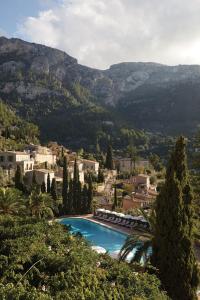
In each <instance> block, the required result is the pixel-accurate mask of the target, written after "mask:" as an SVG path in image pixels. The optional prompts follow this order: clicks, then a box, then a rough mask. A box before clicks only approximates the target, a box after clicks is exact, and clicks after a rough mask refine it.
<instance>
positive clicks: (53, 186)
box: [51, 178, 58, 201]
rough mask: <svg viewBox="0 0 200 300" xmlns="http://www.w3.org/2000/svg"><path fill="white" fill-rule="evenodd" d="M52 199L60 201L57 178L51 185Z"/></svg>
mask: <svg viewBox="0 0 200 300" xmlns="http://www.w3.org/2000/svg"><path fill="white" fill-rule="evenodd" d="M51 197H52V199H53V200H54V201H56V200H57V199H58V193H57V184H56V180H55V178H53V179H52V183H51Z"/></svg>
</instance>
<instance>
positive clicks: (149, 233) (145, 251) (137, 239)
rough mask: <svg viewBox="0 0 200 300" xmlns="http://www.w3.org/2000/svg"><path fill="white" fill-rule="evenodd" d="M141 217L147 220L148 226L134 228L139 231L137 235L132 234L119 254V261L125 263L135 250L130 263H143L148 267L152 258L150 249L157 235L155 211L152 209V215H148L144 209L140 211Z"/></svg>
mask: <svg viewBox="0 0 200 300" xmlns="http://www.w3.org/2000/svg"><path fill="white" fill-rule="evenodd" d="M139 211H140V213H141V215H143V217H144V218H145V219H146V220H147V222H148V224H149V225H148V226H146V228H142V227H141V226H140V225H139V224H138V225H137V224H136V226H135V227H134V229H136V230H137V234H135V233H132V234H130V235H129V236H128V237H127V239H126V241H125V243H124V245H123V247H122V249H121V250H120V253H119V259H120V260H122V261H125V260H126V259H127V258H128V256H129V255H130V254H131V253H132V251H133V250H134V249H136V251H135V252H134V255H132V256H131V259H130V263H135V262H137V263H141V261H143V264H144V266H146V265H147V264H148V262H149V260H150V258H151V252H150V249H151V247H152V240H153V238H154V235H155V221H156V218H155V210H154V208H152V210H151V213H150V215H148V214H147V213H146V212H145V211H144V210H143V209H141V210H139Z"/></svg>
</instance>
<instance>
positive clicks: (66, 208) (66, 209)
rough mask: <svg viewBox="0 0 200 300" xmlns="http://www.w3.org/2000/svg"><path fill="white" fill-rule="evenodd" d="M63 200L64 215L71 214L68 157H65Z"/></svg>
mask: <svg viewBox="0 0 200 300" xmlns="http://www.w3.org/2000/svg"><path fill="white" fill-rule="evenodd" d="M62 198H63V213H64V214H68V213H70V207H69V201H68V167H67V157H66V156H64V160H63V186H62Z"/></svg>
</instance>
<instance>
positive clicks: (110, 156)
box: [105, 144, 113, 170]
mask: <svg viewBox="0 0 200 300" xmlns="http://www.w3.org/2000/svg"><path fill="white" fill-rule="evenodd" d="M105 167H106V168H107V169H109V170H113V150H112V146H111V144H109V145H108V148H107V153H106V163H105Z"/></svg>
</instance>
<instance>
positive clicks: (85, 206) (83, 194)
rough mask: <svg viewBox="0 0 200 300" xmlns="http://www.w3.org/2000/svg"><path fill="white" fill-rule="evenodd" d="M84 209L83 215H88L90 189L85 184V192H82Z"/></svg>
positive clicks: (82, 210)
mask: <svg viewBox="0 0 200 300" xmlns="http://www.w3.org/2000/svg"><path fill="white" fill-rule="evenodd" d="M81 198H82V209H81V213H83V214H86V213H87V210H88V188H87V185H86V184H84V186H83V190H82V197H81Z"/></svg>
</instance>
